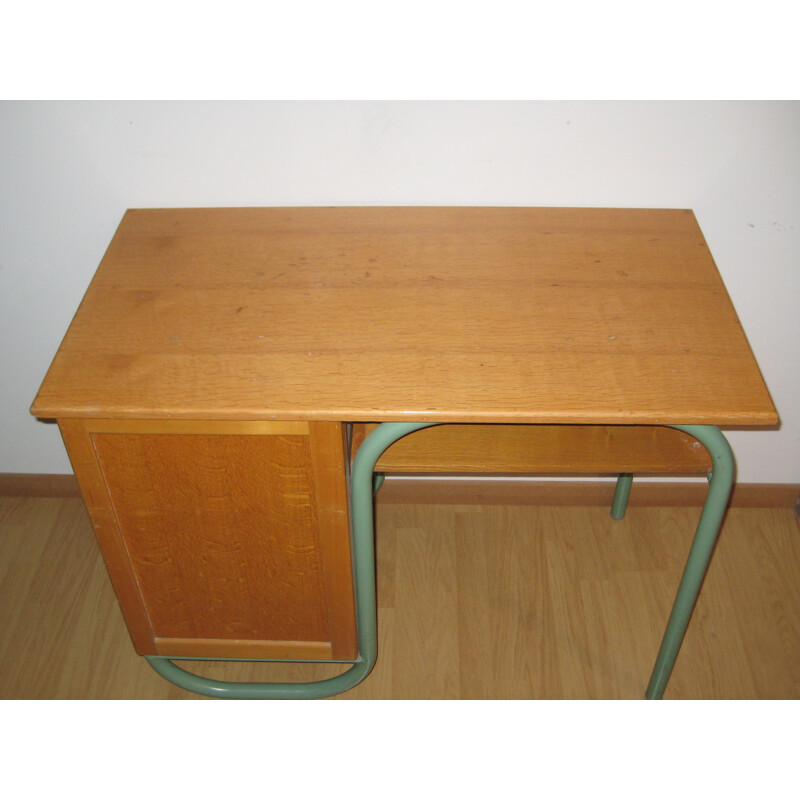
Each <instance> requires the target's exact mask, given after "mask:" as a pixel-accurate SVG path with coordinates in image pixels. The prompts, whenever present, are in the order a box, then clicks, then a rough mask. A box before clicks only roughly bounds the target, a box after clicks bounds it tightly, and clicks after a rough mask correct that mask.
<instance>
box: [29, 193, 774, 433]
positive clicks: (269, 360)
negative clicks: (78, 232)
mask: <svg viewBox="0 0 800 800" xmlns="http://www.w3.org/2000/svg"><path fill="white" fill-rule="evenodd" d="M32 413H34V414H36V415H37V416H40V417H128V418H165V417H175V418H189V419H309V420H314V419H316V420H375V421H381V420H395V421H398V420H418V421H451V422H531V423H579V424H592V423H597V424H614V423H621V424H625V423H628V424H632V423H638V424H666V423H675V424H689V423H696V424H716V425H770V424H773V423H775V422H776V421H777V415H776V412H775V408H774V406H773V404H772V401H771V400H770V397H769V393H768V392H767V389H766V386H765V384H764V381H763V379H762V377H761V374H760V372H759V369H758V366H757V364H756V362H755V359H754V357H753V354H752V352H751V350H750V347H749V345H748V343H747V340H746V338H745V335H744V332H743V330H742V327H741V325H740V323H739V320H738V318H737V316H736V312H735V311H734V309H733V306H732V304H731V301H730V299H729V297H728V294H727V292H726V290H725V286H724V284H723V282H722V279H721V278H720V275H719V273H718V271H717V268H716V266H715V264H714V261H713V259H712V256H711V254H710V253H709V250H708V247H707V245H706V243H705V240H704V238H703V235H702V233H701V231H700V228H699V227H698V225H697V222H696V220H695V217H694V214H693V213H692V212H691V211H684V210H641V209H637V210H630V209H578V208H568V209H558V208H494V207H492V208H438V207H430V208H390V207H377V208H253V209H245V208H236V209H230V208H229V209H151V210H131V211H128V212H127V213H126V214H125V216H124V218H123V220H122V222H121V224H120V226H119V229H118V230H117V233H116V235H115V236H114V239H113V240H112V242H111V244H110V246H109V248H108V251H107V252H106V254H105V257H104V258H103V261H102V263H101V264H100V267H99V268H98V270H97V273H96V274H95V276H94V278H93V280H92V282H91V284H90V286H89V288H88V290H87V292H86V295H85V297H84V299H83V302H82V303H81V306H80V308H79V310H78V312H77V313H76V315H75V318H74V320H73V322H72V324H71V326H70V328H69V331H68V332H67V334H66V336H65V338H64V341H63V342H62V344H61V347H60V348H59V350H58V353H57V354H56V357H55V359H54V361H53V364H52V366H51V368H50V371H49V372H48V374H47V377H46V378H45V381H44V383H43V385H42V388H41V390H40V392H39V394H38V396H37V398H36V400H35V402H34V404H33V407H32Z"/></svg>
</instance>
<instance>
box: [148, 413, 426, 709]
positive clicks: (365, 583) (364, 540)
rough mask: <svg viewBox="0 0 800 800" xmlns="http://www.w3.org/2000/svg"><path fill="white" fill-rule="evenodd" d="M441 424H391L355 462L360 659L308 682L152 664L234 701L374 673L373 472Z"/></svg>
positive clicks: (293, 696) (340, 688) (178, 680)
mask: <svg viewBox="0 0 800 800" xmlns="http://www.w3.org/2000/svg"><path fill="white" fill-rule="evenodd" d="M431 424H435V423H412V422H386V423H384V424H383V425H380V426H379V427H378V428H376V429H375V430H374V431H373V432H372V433H371V434H370V435H369V436H368V437H367V438H366V440H365V441H364V443H363V444H362V445H361V447H360V448H359V450H358V453H357V454H356V458H355V462H354V464H353V474H352V493H351V509H352V513H351V521H352V536H353V573H354V580H355V587H354V588H355V601H356V603H355V604H356V628H357V639H358V660H357V661H355V662H354V663H353V666H351V667H350V669H348V670H347V671H346V672H343V673H342V674H341V675H337V676H335V677H333V678H327V679H326V680H322V681H312V682H307V683H246V682H237V681H218V680H213V679H211V678H206V677H203V676H202V675H196V674H194V673H192V672H189V671H188V670H185V669H183V668H182V667H179V666H177V665H176V664H174V663H173V662H172V661H170V660H169V658H165V657H163V656H146V659H147V661H148V663H149V664H150V666H151V667H153V669H154V670H155V671H156V672H157V673H158V674H159V675H161V676H162V677H163V678H166V679H167V680H168V681H172V683H175V684H177V685H178V686H180V687H182V688H184V689H187V690H189V691H190V692H195V693H197V694H202V695H207V696H209V697H220V698H227V699H231V700H301V699H313V698H319V697H330V696H331V695H334V694H339V693H340V692H345V691H347V690H348V689H352V688H353V687H354V686H356V685H357V684H359V683H361V681H363V680H364V678H366V677H367V675H369V673H370V672H371V671H372V668H373V667H374V666H375V661H376V660H377V657H378V623H377V607H376V600H375V528H374V525H375V523H374V516H373V505H372V499H373V472H374V470H375V464H376V462H377V461H378V459H379V458H380V457H381V455H382V453H383V451H384V450H386V448H387V447H389V445H391V444H393V443H394V442H396V441H397V440H398V439H400V438H402V437H403V436H405V435H406V434H408V433H411V432H413V431H416V430H419V429H420V428H426V427H428V426H429V425H431Z"/></svg>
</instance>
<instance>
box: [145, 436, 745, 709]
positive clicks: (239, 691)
mask: <svg viewBox="0 0 800 800" xmlns="http://www.w3.org/2000/svg"><path fill="white" fill-rule="evenodd" d="M439 424H443V423H438V422H384V423H383V424H381V425H379V426H378V427H377V428H376V429H375V430H374V431H373V432H372V433H370V434H369V436H367V438H366V439H365V440H364V443H363V444H362V445H361V447H360V448H359V450H358V453H357V454H356V457H355V461H354V464H353V474H352V500H351V506H352V509H351V524H352V535H353V574H354V581H355V601H356V627H357V640H358V653H359V656H358V659H357V660H356V661H355V662H354V663H353V666H352V667H350V669H349V670H347V671H346V672H343V673H342V674H341V675H337V676H335V677H333V678H327V679H326V680H322V681H312V682H307V683H239V682H234V681H218V680H213V679H211V678H205V677H203V676H200V675H195V674H194V673H192V672H188V671H187V670H185V669H182V668H181V667H178V666H177V665H176V664H174V663H173V662H172V661H170V660H169V659H168V658H167V657H164V656H146V659H147V661H148V662H149V664H150V665H151V666H152V667H153V669H154V670H156V672H158V673H159V674H160V675H161V676H162V677H164V678H166V679H167V680H169V681H172V682H173V683H175V684H177V685H178V686H181V687H182V688H184V689H188V690H189V691H192V692H196V693H198V694H204V695H208V696H211V697H221V698H230V699H287V700H288V699H312V698H319V697H330V696H331V695H334V694H339V693H340V692H344V691H347V690H348V689H352V688H353V687H354V686H356V685H357V684H359V683H360V682H361V681H363V680H364V678H366V677H367V675H369V673H370V672H371V671H372V668H373V667H374V666H375V661H376V660H377V655H378V633H377V608H376V595H375V527H374V526H375V521H374V514H373V490H374V488H375V486H374V483H373V474H374V470H375V464H376V463H377V461H378V459H379V458H380V456H381V455H382V454H383V452H384V451H385V450H386V449H387V448H388V447H389V446H390V445H392V444H394V442H396V441H397V440H398V439H401V438H402V437H403V436H406V435H407V434H409V433H413V432H414V431H417V430H421V429H422V428H428V427H431V426H433V425H439ZM666 427H671V428H677V429H678V430H681V431H684V432H685V433H688V434H689V435H690V436H693V437H694V438H695V439H697V440H698V441H699V442H701V443H702V444H703V445H704V446H705V447H706V449H707V450H708V452H709V454H710V455H711V460H712V464H713V471H712V473H711V479H710V485H709V490H708V496H707V498H706V502H705V505H704V506H703V511H702V513H701V515H700V521H699V522H698V525H697V532H696V533H695V537H694V541H693V543H692V547H691V550H690V552H689V557H688V559H687V562H686V567H685V569H684V572H683V577H682V578H681V583H680V586H679V587H678V592H677V595H676V597H675V602H674V604H673V608H672V613H671V614H670V618H669V621H668V622H667V628H666V631H665V633H664V637H663V640H662V643H661V648H660V650H659V653H658V657H657V659H656V663H655V666H654V668H653V673H652V676H651V678H650V684H649V685H648V687H647V692H646V697H647V698H648V699H661V698H662V697H663V695H664V690H665V688H666V685H667V682H668V681H669V677H670V675H671V674H672V669H673V667H674V666H675V661H676V659H677V657H678V651H679V650H680V647H681V644H682V642H683V637H684V635H685V633H686V628H687V626H688V624H689V619H690V617H691V615H692V611H693V610H694V606H695V603H696V602H697V596H698V594H699V592H700V587H701V585H702V583H703V578H704V577H705V573H706V570H707V568H708V563H709V561H710V559H711V554H712V552H713V550H714V545H715V543H716V540H717V537H718V535H719V530H720V526H721V524H722V518H723V516H724V514H725V509H726V508H727V504H728V499H729V497H730V492H731V488H732V486H733V476H734V460H733V453H732V451H731V448H730V445H729V444H728V441H727V439H726V438H725V437H724V436H723V434H722V433H721V431H720V430H719V429H718V428H716V427H714V426H710V425H669V426H666ZM626 477H627V476H626ZM625 483H627V484H628V485H627V486H625V485H623V491H624V490H625V489H629V481H625ZM625 500H627V497H625ZM616 505H617V506H618V507H619V510H621V509H622V507H623V504H622V499H621V498H620V500H619V502H618V503H616ZM622 513H624V511H623V512H622Z"/></svg>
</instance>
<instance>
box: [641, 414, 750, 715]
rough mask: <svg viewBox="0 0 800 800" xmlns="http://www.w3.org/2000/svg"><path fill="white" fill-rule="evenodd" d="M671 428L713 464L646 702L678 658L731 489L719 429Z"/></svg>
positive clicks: (659, 693)
mask: <svg viewBox="0 0 800 800" xmlns="http://www.w3.org/2000/svg"><path fill="white" fill-rule="evenodd" d="M670 427H672V428H677V429H678V430H681V431H684V432H685V433H688V434H689V435H690V436H694V438H695V439H697V440H698V441H699V442H701V443H702V444H703V445H704V446H705V447H706V449H707V450H708V452H709V454H710V455H711V463H712V465H713V469H712V473H711V479H710V484H709V487H708V495H707V497H706V502H705V505H704V506H703V511H702V513H701V515H700V521H699V522H698V524H697V533H695V537H694V542H693V543H692V548H691V550H690V551H689V558H688V560H687V562H686V567H685V569H684V571H683V577H682V578H681V583H680V586H679V587H678V593H677V595H676V597H675V603H674V604H673V606H672V613H671V614H670V617H669V621H668V622H667V629H666V631H665V632H664V638H663V639H662V641H661V649H660V650H659V652H658V658H657V659H656V664H655V666H654V667H653V674H652V676H651V678H650V684H649V685H648V687H647V692H646V697H647V699H648V700H660V699H661V698H662V697H663V696H664V690H665V689H666V686H667V681H668V680H669V676H670V675H671V674H672V668H673V667H674V666H675V661H676V659H677V658H678V651H679V650H680V647H681V644H682V642H683V637H684V634H685V633H686V628H687V626H688V625H689V618H690V617H691V615H692V611H693V610H694V606H695V603H696V602H697V596H698V594H699V593H700V587H701V585H702V583H703V578H704V577H705V574H706V570H707V568H708V563H709V561H710V560H711V554H712V552H713V550H714V545H715V543H716V541H717V536H718V535H719V530H720V526H721V525H722V518H723V516H724V515H725V509H726V508H727V505H728V499H729V498H730V493H731V488H732V486H733V474H734V460H733V453H732V451H731V448H730V445H729V444H728V440H727V439H726V438H725V437H724V436H723V435H722V433H721V432H720V430H719V429H718V428H715V427H714V426H711V425H671V426H670Z"/></svg>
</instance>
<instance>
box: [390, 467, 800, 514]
mask: <svg viewBox="0 0 800 800" xmlns="http://www.w3.org/2000/svg"><path fill="white" fill-rule="evenodd" d="M707 491H708V487H707V485H706V482H705V481H693V482H688V481H686V482H683V481H637V480H636V479H635V478H634V481H633V487H632V489H631V494H630V498H629V500H628V503H629V505H631V506H702V505H703V503H704V502H705V499H706V493H707ZM613 495H614V482H613V481H587V480H575V481H544V480H536V479H533V480H530V479H528V480H525V479H500V480H498V479H497V478H475V479H472V478H460V479H452V478H434V477H430V478H425V479H419V478H416V479H410V478H408V477H405V476H400V475H389V476H388V477H387V478H386V480H385V482H384V484H383V487H382V488H381V490H380V492H379V493H378V501H379V502H381V503H420V504H427V503H448V504H461V505H495V504H502V505H540V506H548V505H549V506H605V505H609V506H610V505H611V499H612V497H613ZM798 496H800V484H797V483H739V484H736V485H735V486H734V488H733V493H732V496H731V505H732V506H739V507H745V508H746V507H749V508H794V507H795V504H796V503H797V502H798Z"/></svg>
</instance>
